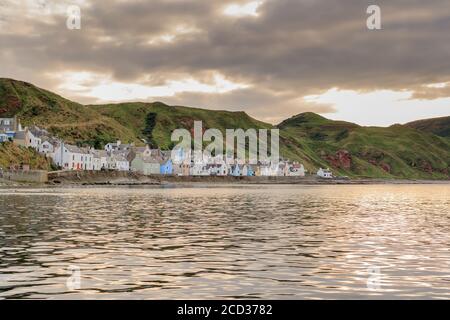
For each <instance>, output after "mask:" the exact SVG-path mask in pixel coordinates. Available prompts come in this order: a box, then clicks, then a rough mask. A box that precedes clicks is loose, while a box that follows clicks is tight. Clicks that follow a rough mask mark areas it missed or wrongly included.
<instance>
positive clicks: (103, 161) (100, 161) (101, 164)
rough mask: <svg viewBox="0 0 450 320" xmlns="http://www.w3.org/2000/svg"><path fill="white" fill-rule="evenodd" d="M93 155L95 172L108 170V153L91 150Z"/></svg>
mask: <svg viewBox="0 0 450 320" xmlns="http://www.w3.org/2000/svg"><path fill="white" fill-rule="evenodd" d="M91 153H92V155H93V168H92V170H94V171H100V170H105V169H107V168H108V153H107V152H106V151H104V150H91Z"/></svg>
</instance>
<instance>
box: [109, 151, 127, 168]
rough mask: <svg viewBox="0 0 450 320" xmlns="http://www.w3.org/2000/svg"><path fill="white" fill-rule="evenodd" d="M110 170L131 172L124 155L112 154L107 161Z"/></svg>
mask: <svg viewBox="0 0 450 320" xmlns="http://www.w3.org/2000/svg"><path fill="white" fill-rule="evenodd" d="M107 165H108V169H111V170H118V171H129V170H130V163H129V162H128V160H127V158H126V157H125V156H124V155H122V154H111V155H110V156H109V157H108V159H107Z"/></svg>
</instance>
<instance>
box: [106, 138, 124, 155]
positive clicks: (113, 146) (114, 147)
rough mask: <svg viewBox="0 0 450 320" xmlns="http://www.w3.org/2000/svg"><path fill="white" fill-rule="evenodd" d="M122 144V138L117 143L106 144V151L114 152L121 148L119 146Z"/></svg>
mask: <svg viewBox="0 0 450 320" xmlns="http://www.w3.org/2000/svg"><path fill="white" fill-rule="evenodd" d="M121 144H122V142H121V141H120V140H117V142H115V143H108V144H106V145H105V151H107V152H113V151H115V150H117V149H118V148H119V146H120V145H121Z"/></svg>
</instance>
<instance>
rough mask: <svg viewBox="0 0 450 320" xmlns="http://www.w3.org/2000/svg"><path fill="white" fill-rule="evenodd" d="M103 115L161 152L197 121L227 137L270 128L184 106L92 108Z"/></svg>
mask: <svg viewBox="0 0 450 320" xmlns="http://www.w3.org/2000/svg"><path fill="white" fill-rule="evenodd" d="M90 107H91V108H93V109H94V110H96V111H97V112H99V113H100V114H101V115H103V116H105V117H110V118H112V119H114V120H115V121H117V122H118V123H120V124H121V125H123V126H126V127H129V128H132V130H133V132H134V134H135V135H136V137H138V138H139V139H140V140H145V141H148V142H149V143H150V144H152V145H153V146H158V147H160V148H162V149H168V148H170V147H171V146H172V145H173V143H172V142H171V141H170V136H171V133H172V131H173V130H175V129H178V128H184V129H188V130H192V129H193V127H194V121H195V120H201V121H202V125H203V130H207V129H209V128H216V129H219V130H221V131H222V133H223V134H225V129H230V128H242V129H249V128H257V129H259V128H261V129H262V128H271V127H272V126H271V125H269V124H267V123H263V122H260V121H258V120H255V119H253V118H251V117H250V116H248V115H247V114H246V113H245V112H230V111H213V110H205V109H198V108H188V107H181V106H169V105H166V104H164V103H161V102H154V103H122V104H109V105H95V106H94V105H93V106H90Z"/></svg>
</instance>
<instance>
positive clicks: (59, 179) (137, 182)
mask: <svg viewBox="0 0 450 320" xmlns="http://www.w3.org/2000/svg"><path fill="white" fill-rule="evenodd" d="M227 184H243V185H252V184H253V185H255V184H258V185H270V184H279V185H282V184H285V185H287V184H298V185H370V184H373V185H375V184H379V185H381V184H450V180H406V179H404V180H402V179H320V178H317V177H316V176H306V177H232V176H225V177H221V176H204V177H193V176H162V175H154V176H144V175H141V174H137V173H134V172H120V171H109V172H108V171H100V172H98V171H97V172H92V171H91V172H90V171H65V172H50V173H49V174H48V182H47V183H45V184H39V183H23V182H13V181H8V180H5V179H0V187H1V188H8V187H27V186H62V187H64V186H192V185H227Z"/></svg>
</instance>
